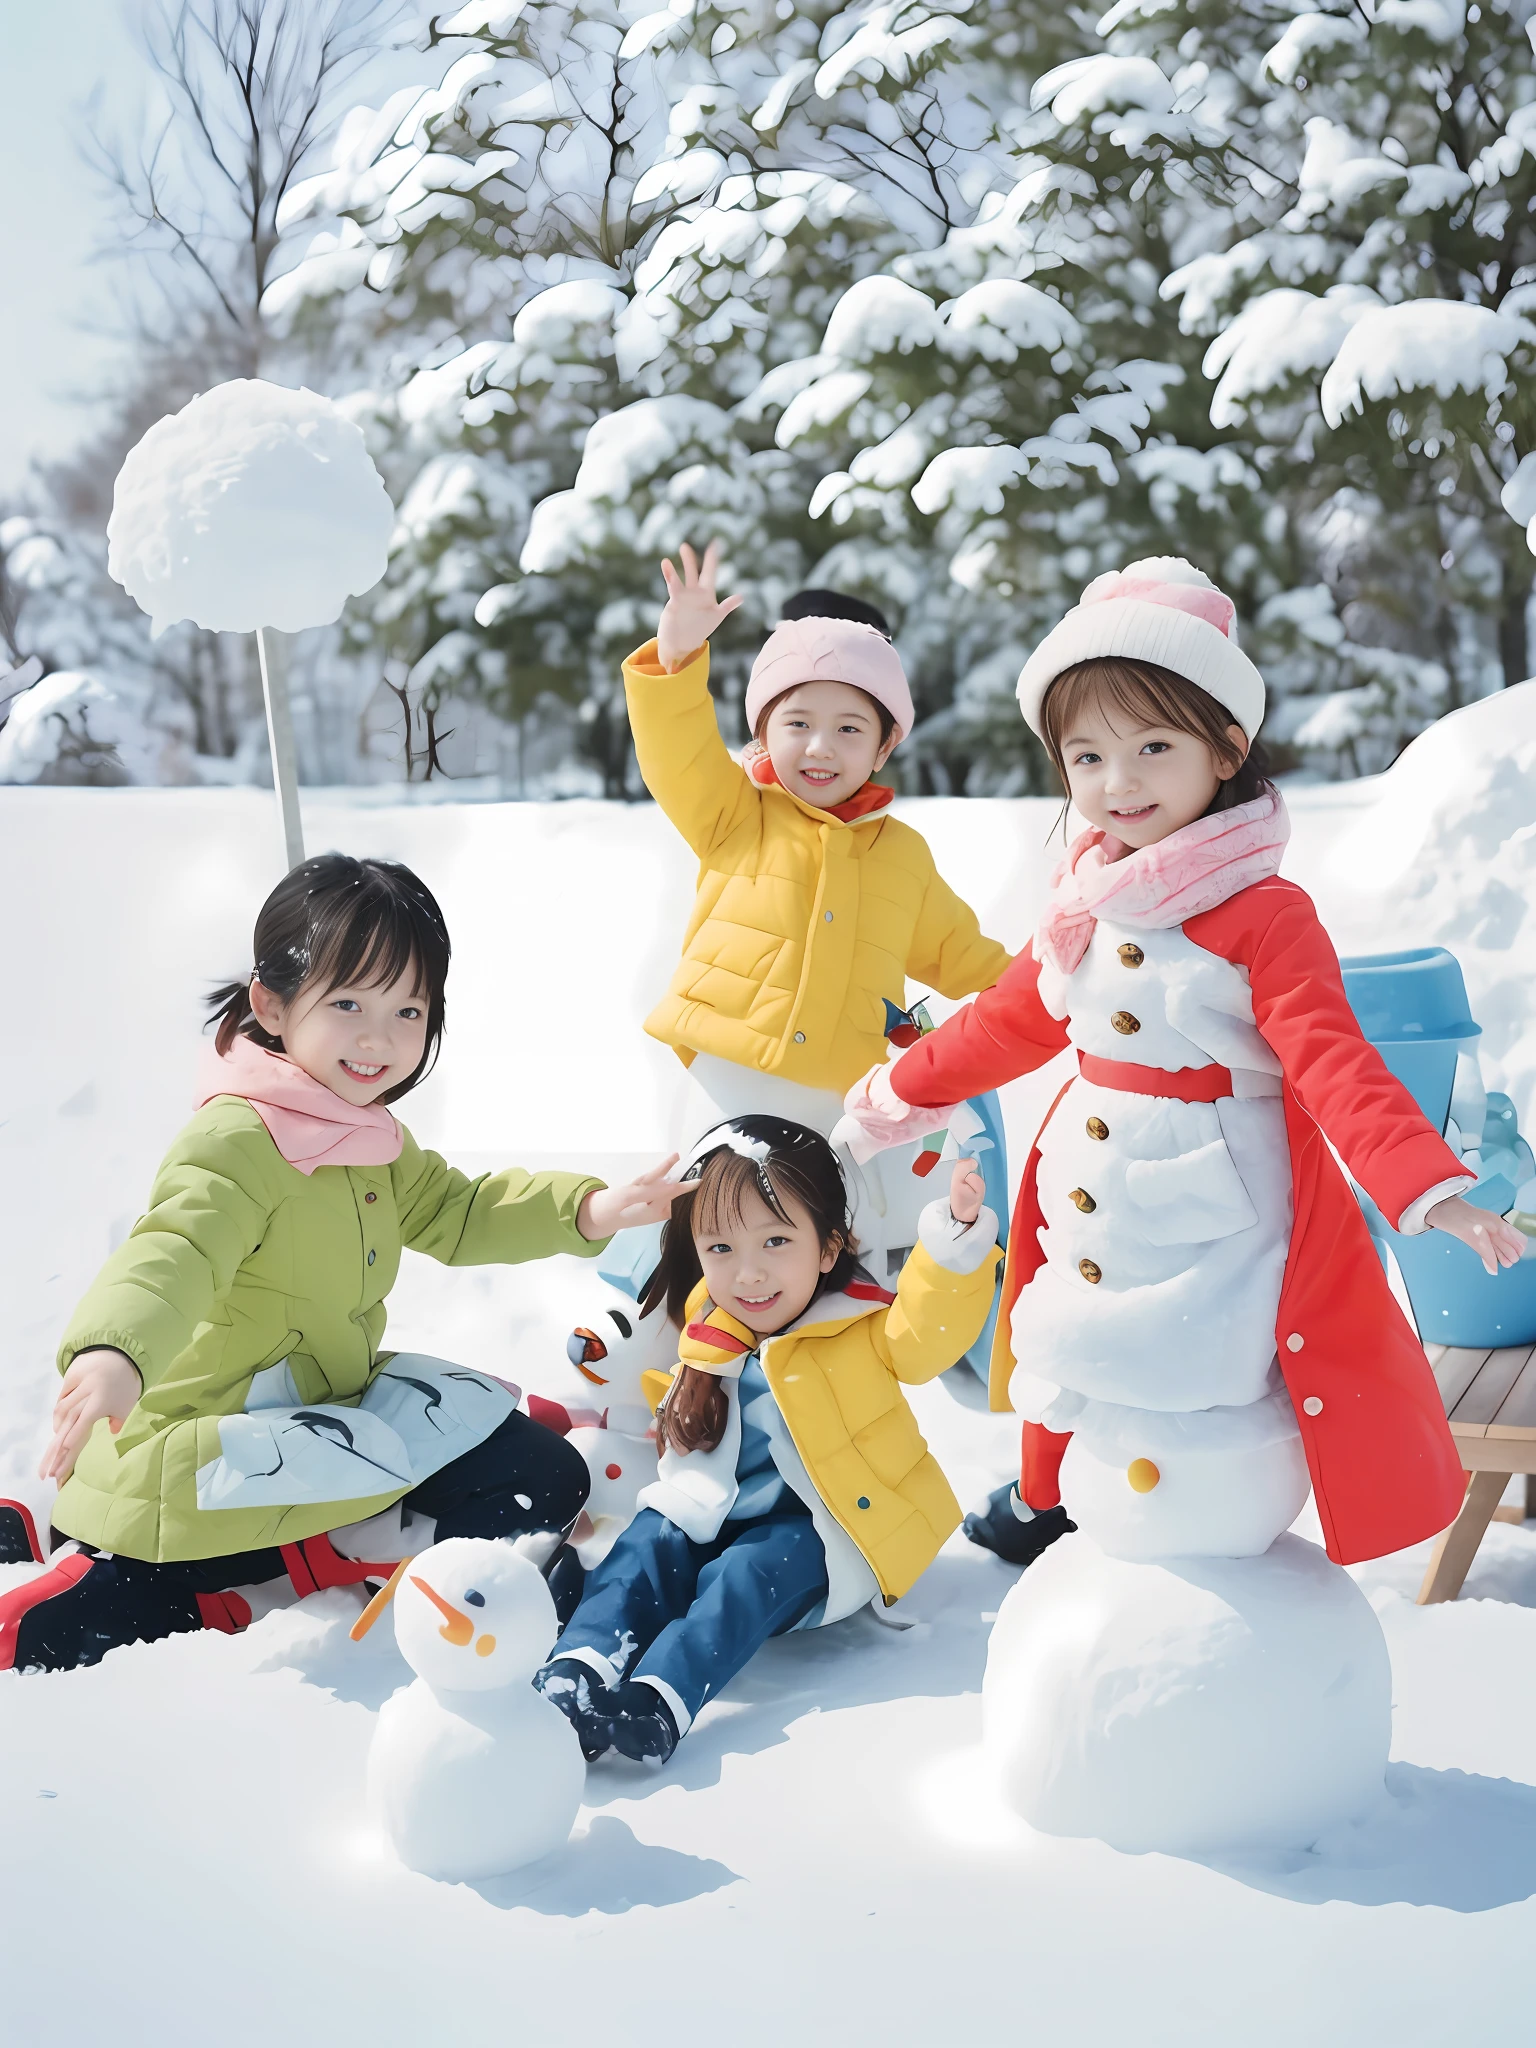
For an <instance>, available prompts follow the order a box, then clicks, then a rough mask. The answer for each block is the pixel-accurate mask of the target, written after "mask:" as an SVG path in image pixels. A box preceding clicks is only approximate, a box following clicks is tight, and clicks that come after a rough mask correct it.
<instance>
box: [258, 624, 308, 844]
mask: <svg viewBox="0 0 1536 2048" xmlns="http://www.w3.org/2000/svg"><path fill="white" fill-rule="evenodd" d="M256 654H257V658H258V659H259V661H260V663H261V694H262V696H263V698H265V700H266V706H267V742H268V744H269V745H270V747H271V749H272V781H273V784H274V785H275V787H276V789H277V807H278V810H279V812H280V813H281V815H282V820H283V847H284V851H285V853H286V855H287V859H288V865H289V867H290V868H296V867H297V866H298V865H299V863H300V862H301V861H302V860H303V858H304V825H303V821H302V819H301V818H300V816H299V769H298V756H297V753H296V751H295V749H294V744H293V712H292V709H291V708H290V706H289V702H288V662H287V657H286V655H285V654H284V652H283V649H282V646H281V644H280V643H279V642H278V641H277V640H276V639H275V638H274V640H273V642H272V643H271V645H270V646H269V645H268V642H267V635H266V631H265V629H264V628H263V627H261V626H258V627H257V628H256Z"/></svg>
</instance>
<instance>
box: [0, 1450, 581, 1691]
mask: <svg viewBox="0 0 1536 2048" xmlns="http://www.w3.org/2000/svg"><path fill="white" fill-rule="evenodd" d="M587 1489H588V1478H587V1467H586V1462H585V1460H584V1459H583V1458H582V1456H581V1454H580V1452H579V1451H577V1450H575V1449H573V1448H572V1446H571V1445H570V1444H568V1443H567V1442H566V1441H565V1439H564V1438H563V1437H559V1436H556V1435H555V1433H554V1431H553V1430H548V1429H544V1428H542V1427H541V1426H540V1425H539V1424H538V1423H537V1422H534V1421H531V1420H530V1418H529V1417H528V1416H526V1415H523V1414H512V1415H509V1416H508V1417H507V1419H506V1421H505V1422H503V1423H502V1424H501V1425H500V1426H499V1427H498V1428H497V1429H495V1430H493V1431H492V1432H491V1434H490V1435H489V1436H488V1437H487V1438H486V1439H485V1441H484V1443H481V1444H477V1445H476V1446H475V1448H474V1449H473V1450H472V1451H466V1452H465V1453H464V1455H463V1457H462V1458H455V1459H454V1460H453V1462H452V1464H449V1465H445V1466H444V1467H443V1469H442V1471H441V1472H434V1473H433V1475H432V1477H431V1478H430V1479H425V1480H423V1481H422V1483H421V1485H420V1486H418V1487H415V1488H413V1490H412V1491H411V1492H410V1493H408V1494H407V1495H406V1496H405V1505H406V1506H407V1507H408V1508H410V1509H411V1510H412V1511H413V1512H414V1513H417V1514H422V1515H430V1516H432V1517H433V1519H434V1520H435V1521H436V1523H437V1536H436V1540H437V1541H438V1542H440V1543H441V1542H444V1541H446V1540H447V1538H448V1537H450V1536H521V1535H524V1534H527V1533H529V1532H532V1531H534V1530H540V1529H545V1530H550V1529H562V1530H564V1529H569V1527H570V1526H571V1524H572V1523H573V1522H574V1521H575V1519H576V1517H577V1515H579V1514H580V1512H581V1510H582V1507H583V1505H584V1504H585V1502H586V1498H587ZM287 1570H288V1561H287V1559H285V1557H284V1555H283V1552H282V1551H281V1550H279V1549H273V1550H243V1551H237V1552H235V1553H233V1554H232V1555H230V1556H226V1557H208V1558H199V1559H197V1560H195V1561H193V1562H190V1563H176V1564H146V1563H144V1562H143V1561H142V1560H141V1559H139V1558H134V1557H116V1556H114V1557H101V1556H92V1557H90V1558H89V1559H88V1560H87V1559H86V1558H83V1557H79V1556H73V1555H72V1556H70V1557H68V1558H65V1559H63V1560H61V1561H60V1564H59V1565H58V1566H56V1567H55V1570H54V1572H52V1573H48V1574H45V1575H44V1576H45V1578H47V1579H57V1580H58V1581H59V1582H60V1583H59V1590H58V1591H57V1592H54V1593H52V1594H51V1596H50V1597H44V1598H43V1599H41V1600H39V1601H37V1602H36V1604H32V1605H27V1604H26V1596H27V1595H28V1594H29V1593H30V1592H31V1591H32V1590H33V1587H34V1586H36V1587H37V1588H38V1589H39V1590H41V1587H42V1582H41V1581H32V1582H29V1583H28V1584H27V1585H24V1586H19V1587H17V1588H15V1589H14V1591H13V1592H12V1593H10V1594H7V1595H5V1596H4V1598H0V1664H3V1663H6V1662H12V1661H13V1662H14V1664H15V1666H16V1668H17V1669H18V1670H20V1669H24V1668H28V1667H31V1668H35V1669H41V1670H44V1671H64V1670H70V1669H73V1668H74V1667H75V1666H76V1665H81V1664H96V1663H99V1662H100V1661H101V1659H102V1658H103V1657H104V1656H105V1655H106V1654H107V1652H108V1650H115V1649H117V1648H118V1647H119V1646H120V1645H121V1644H123V1643H145V1642H156V1641H158V1640H159V1638H160V1637H162V1636H172V1635H180V1634H183V1633H185V1632H186V1631H188V1630H190V1629H198V1628H208V1627H215V1628H217V1627H226V1628H227V1627H229V1626H231V1625H232V1621H231V1616H230V1610H229V1609H228V1607H227V1606H226V1605H225V1604H224V1603H221V1602H220V1601H219V1599H218V1597H217V1596H218V1595H220V1594H223V1593H226V1592H227V1591H228V1590H229V1589H230V1588H231V1587H233V1586H258V1585H261V1584H262V1583H263V1582H264V1581H266V1580H268V1579H277V1578H281V1577H282V1576H283V1574H284V1573H285V1572H286V1571H287ZM299 1583H300V1577H299V1575H298V1574H296V1575H295V1584H296V1585H298V1584H299ZM301 1590H306V1591H307V1590H312V1587H311V1586H309V1585H304V1586H302V1587H301ZM8 1606H9V1607H11V1608H12V1609H13V1616H12V1618H11V1625H10V1626H7V1616H6V1612H5V1610H6V1608H7V1607H8ZM17 1609H21V1610H24V1611H21V1612H20V1613H19V1614H18V1613H15V1611H14V1610H17ZM7 1635H10V1636H11V1637H12V1641H11V1643H10V1645H9V1646H7V1645H6V1643H5V1641H4V1638H5V1637H6V1636H7ZM7 1647H9V1648H10V1649H11V1651H12V1652H13V1655H12V1657H10V1658H7V1657H5V1656H4V1655H3V1652H4V1650H5V1649H6V1648H7Z"/></svg>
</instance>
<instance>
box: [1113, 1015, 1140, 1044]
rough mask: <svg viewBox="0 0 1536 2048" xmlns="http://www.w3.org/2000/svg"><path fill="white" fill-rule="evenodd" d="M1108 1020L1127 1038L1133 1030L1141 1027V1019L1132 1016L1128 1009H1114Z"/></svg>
mask: <svg viewBox="0 0 1536 2048" xmlns="http://www.w3.org/2000/svg"><path fill="white" fill-rule="evenodd" d="M1109 1021H1110V1023H1111V1024H1113V1025H1114V1027H1115V1029H1116V1030H1117V1031H1118V1032H1120V1033H1122V1035H1123V1036H1124V1037H1126V1038H1129V1037H1130V1035H1131V1033H1132V1032H1133V1031H1139V1030H1140V1029H1141V1019H1140V1018H1139V1017H1133V1016H1132V1015H1131V1013H1130V1011H1129V1010H1116V1012H1115V1014H1114V1015H1113V1017H1111V1018H1110V1020H1109Z"/></svg>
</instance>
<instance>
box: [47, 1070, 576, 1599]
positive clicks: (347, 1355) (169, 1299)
mask: <svg viewBox="0 0 1536 2048" xmlns="http://www.w3.org/2000/svg"><path fill="white" fill-rule="evenodd" d="M404 1137H405V1145H404V1149H403V1150H402V1152H401V1154H400V1157H399V1158H398V1159H397V1160H396V1161H395V1162H394V1164H393V1165H392V1166H321V1167H317V1168H316V1170H315V1171H314V1172H313V1173H312V1174H309V1175H305V1174H302V1173H300V1172H299V1170H298V1168H297V1167H294V1166H290V1165H289V1164H288V1162H287V1160H286V1159H284V1158H283V1156H282V1154H281V1153H280V1152H279V1151H278V1149H277V1147H276V1145H275V1144H274V1143H273V1141H272V1139H271V1137H270V1136H269V1134H268V1132H267V1128H266V1126H265V1125H264V1124H263V1123H262V1121H261V1118H260V1117H259V1116H258V1115H257V1113H256V1111H255V1110H254V1109H253V1108H252V1107H251V1105H250V1104H249V1103H248V1102H245V1101H242V1100H240V1099H238V1098H236V1097H232V1096H219V1097H217V1098H216V1099H215V1100H214V1101H212V1102H209V1103H207V1104H206V1105H205V1106H204V1107H203V1108H202V1109H200V1110H199V1111H198V1113H197V1115H196V1116H195V1117H193V1119H192V1121H191V1122H190V1123H189V1124H188V1125H187V1127H186V1128H185V1130H183V1131H182V1132H181V1134H180V1136H179V1137H178V1138H177V1139H176V1141H175V1143H174V1144H173V1145H172V1147H171V1149H170V1151H169V1152H168V1153H167V1154H166V1157H165V1159H164V1161H163V1162H162V1164H161V1167H160V1171H159V1173H158V1174H157V1175H156V1177H155V1184H154V1187H153V1188H152V1189H151V1191H150V1206H149V1211H148V1213H147V1214H146V1215H144V1216H142V1217H140V1219H139V1221H138V1222H137V1223H136V1224H135V1225H134V1228H133V1231H132V1234H131V1235H130V1236H129V1237H128V1238H127V1240H126V1241H125V1242H124V1243H123V1244H122V1245H120V1246H119V1247H118V1249H117V1250H116V1251H115V1252H114V1253H113V1254H112V1256H111V1257H110V1258H109V1259H108V1260H107V1262H106V1264H105V1265H104V1266H103V1267H102V1269H101V1272H100V1273H99V1274H98V1275H97V1278H96V1280H95V1282H94V1284H93V1285H92V1287H91V1288H90V1290H89V1292H88V1293H87V1294H86V1296H85V1299H84V1300H83V1301H82V1302H81V1303H80V1306H79V1307H78V1308H77V1309H76V1311H75V1314H74V1316H73V1318H72V1319H71V1322H70V1325H69V1329H68V1331H67V1332H66V1334H65V1337H64V1341H63V1343H62V1345H61V1346H60V1348H59V1370H60V1371H61V1372H63V1371H65V1370H67V1369H68V1366H69V1362H70V1360H71V1359H72V1358H73V1357H74V1356H75V1354H76V1352H79V1351H87V1350H89V1349H90V1348H91V1347H92V1346H94V1345H98V1344H109V1345H112V1346H114V1347H115V1348H116V1349H117V1350H119V1351H124V1352H126V1353H127V1354H128V1356H129V1357H130V1358H131V1359H132V1360H133V1362H134V1364H135V1365H136V1366H137V1367H138V1369H139V1371H140V1373H141V1374H142V1375H143V1379H144V1392H143V1396H142V1398H141V1399H140V1400H139V1402H138V1404H137V1406H136V1407H135V1408H134V1409H133V1411H132V1412H131V1414H130V1415H129V1417H128V1419H127V1421H126V1422H125V1423H124V1425H123V1428H122V1431H121V1432H120V1434H119V1435H117V1436H113V1435H112V1433H111V1430H110V1428H109V1426H108V1425H107V1423H105V1422H99V1423H98V1424H97V1425H96V1428H95V1430H94V1431H93V1432H92V1434H91V1439H90V1441H89V1443H88V1444H87V1445H86V1447H85V1449H84V1450H83V1452H82V1453H81V1455H80V1459H79V1462H78V1464H77V1465H76V1467H75V1470H74V1472H73V1474H72V1475H71V1476H70V1478H69V1479H68V1480H67V1481H66V1482H65V1484H64V1485H63V1487H62V1488H61V1489H60V1491H59V1495H58V1499H57V1501H56V1503H55V1505H54V1510H53V1521H54V1525H55V1527H57V1528H59V1529H62V1530H63V1531H64V1532H65V1534H66V1535H69V1536H74V1537H77V1538H79V1539H80V1541H82V1542H85V1543H94V1544H97V1545H99V1546H100V1547H101V1548H102V1549H104V1550H111V1551H118V1552H121V1553H122V1554H124V1555H125V1556H128V1557H138V1558H146V1559H149V1560H152V1561H155V1562H167V1561H170V1560H173V1559H184V1558H202V1557H223V1556H227V1555H229V1554H230V1553H231V1552H233V1551H241V1550H257V1549H262V1548H265V1547H267V1546H269V1545H273V1544H279V1543H298V1542H301V1541H302V1540H303V1539H304V1538H305V1537H307V1536H315V1535H318V1534H319V1533H320V1532H321V1531H322V1530H325V1529H333V1528H337V1527H339V1526H341V1525H342V1524H344V1523H347V1522H353V1521H360V1520H361V1519H362V1518H363V1517H364V1516H366V1515H372V1514H377V1513H379V1512H380V1511H381V1510H382V1509H384V1508H386V1507H388V1506H389V1505H390V1504H391V1503H392V1502H393V1501H396V1500H398V1499H399V1498H400V1496H401V1494H402V1493H403V1492H405V1491H406V1490H407V1489H405V1488H403V1487H397V1488H395V1489H393V1490H392V1491H390V1492H388V1493H384V1494H379V1495H377V1496H376V1497H374V1498H371V1499H367V1500H357V1501H351V1502H335V1501H327V1502H325V1503H323V1504H320V1505H316V1504H314V1503H310V1504H308V1505H306V1506H303V1507H273V1508H264V1509H253V1508H249V1507H246V1508H243V1509H224V1510H214V1511H208V1510H204V1509H200V1508H199V1507H198V1505H197V1493H196V1483H195V1475H196V1473H197V1470H198V1468H199V1466H201V1465H204V1464H206V1463H208V1461H210V1460H211V1459H216V1458H217V1457H218V1456H219V1455H220V1446H219V1418H220V1417H221V1416H225V1415H232V1414H238V1413H239V1412H240V1411H241V1410H242V1409H243V1407H244V1405H245V1401H246V1395H247V1393H248V1391H249V1389H250V1385H251V1381H252V1379H253V1377H254V1376H255V1375H256V1374H257V1373H259V1372H262V1371H265V1370H266V1369H267V1368H269V1367H271V1366H274V1365H277V1364H278V1363H279V1362H280V1361H282V1360H285V1359H286V1360H287V1363H288V1369H289V1372H290V1374H291V1375H292V1380H293V1384H294V1387H295V1388H296V1390H297V1394H298V1399H299V1401H300V1402H301V1403H303V1404H304V1405H305V1406H310V1405H313V1404H316V1403H320V1402H327V1403H342V1404H345V1405H347V1406H355V1405H356V1403H357V1402H358V1401H359V1400H360V1399H361V1398H362V1396H363V1394H364V1392H365V1391H366V1389H367V1387H368V1385H369V1383H370V1381H371V1380H372V1379H373V1377H374V1375H375V1373H376V1372H377V1370H378V1368H379V1366H380V1364H381V1363H382V1362H383V1361H382V1359H381V1356H380V1351H379V1345H380V1342H381V1340H382V1338H383V1335H384V1320H385V1310H384V1298H385V1296H386V1295H387V1294H388V1293H389V1290H390V1288H391V1287H392V1286H393V1285H394V1282H395V1276H396V1274H397V1273H398V1271H399V1268H400V1250H401V1247H402V1245H409V1246H410V1248H411V1249H412V1250H413V1251H418V1252H425V1253H427V1254H428V1255H429V1256H430V1257H432V1258H434V1259H440V1260H442V1262H443V1263H444V1264H445V1265H450V1266H482V1265H493V1264H513V1263H516V1262H517V1261H519V1260H523V1259H540V1258H547V1257H548V1256H549V1255H550V1254H552V1253H554V1252H576V1253H580V1254H584V1255H586V1256H592V1255H594V1254H596V1253H597V1252H599V1251H601V1250H602V1248H603V1247H602V1244H600V1243H593V1242H590V1241H589V1240H588V1239H586V1238H584V1237H583V1236H582V1235H581V1234H580V1232H579V1231H578V1230H577V1228H576V1214H577V1211H578V1209H579V1208H580V1205H581V1201H582V1198H583V1197H584V1196H585V1195H586V1194H587V1192H588V1191H589V1190H590V1189H592V1188H597V1187H601V1186H602V1185H603V1183H602V1182H601V1181H600V1180H595V1179H592V1178H589V1177H583V1176H580V1175H577V1174H570V1173H540V1174H532V1173H525V1172H523V1171H522V1169H521V1168H520V1167H509V1168H508V1169H507V1170H506V1171H505V1172H503V1173H493V1174H486V1175H484V1176H482V1177H481V1178H480V1179H478V1180H471V1179H469V1178H468V1176H467V1175H465V1174H462V1173H459V1172H457V1171H456V1170H455V1169H454V1168H453V1167H451V1166H449V1165H448V1164H447V1163H446V1162H445V1161H444V1160H442V1159H441V1158H439V1157H438V1155H437V1154H436V1153H435V1152H424V1151H423V1150H422V1149H421V1147H420V1146H419V1145H418V1144H417V1143H416V1142H415V1140H414V1139H413V1138H412V1137H411V1134H410V1132H409V1131H406V1132H405V1133H404Z"/></svg>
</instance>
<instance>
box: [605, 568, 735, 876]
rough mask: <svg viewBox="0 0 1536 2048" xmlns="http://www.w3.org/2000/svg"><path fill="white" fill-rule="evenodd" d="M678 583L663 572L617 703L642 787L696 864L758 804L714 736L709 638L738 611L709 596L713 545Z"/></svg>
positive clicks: (717, 727) (717, 735) (732, 601)
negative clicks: (655, 607) (655, 610)
mask: <svg viewBox="0 0 1536 2048" xmlns="http://www.w3.org/2000/svg"><path fill="white" fill-rule="evenodd" d="M681 553H682V562H683V569H682V574H681V575H679V573H678V571H677V570H676V569H674V568H673V566H672V564H671V563H670V562H663V563H662V565H661V573H662V578H663V580H664V581H665V583H666V586H667V602H666V604H665V605H664V606H663V608H662V613H661V618H660V621H659V623H658V625H657V628H656V638H655V639H654V640H648V641H647V642H646V643H645V645H644V646H643V647H641V648H638V649H637V650H636V651H635V653H633V654H632V655H631V656H630V657H629V659H628V661H626V662H625V664H624V697H625V701H626V703H627V704H628V706H629V726H630V731H631V733H632V734H633V736H634V742H635V758H636V759H637V760H638V761H639V763H640V773H641V775H642V777H643V778H644V781H645V786H646V788H647V789H648V790H649V791H650V792H651V795H652V796H653V797H655V799H656V801H657V803H659V804H660V805H661V808H662V809H663V810H664V811H665V812H666V814H667V816H668V817H669V818H670V819H671V820H672V823H673V824H674V825H675V826H676V827H677V829H678V831H679V832H681V834H682V835H683V837H684V839H686V840H687V842H688V844H689V845H690V846H691V847H692V848H693V850H694V852H695V853H696V854H697V855H698V856H699V858H700V859H701V860H703V859H704V858H705V856H706V855H708V854H709V853H711V852H712V851H713V850H714V848H715V847H717V846H719V845H720V844H721V842H722V841H723V840H725V839H726V838H728V837H729V836H730V834H731V833H732V832H734V831H736V830H737V829H738V828H739V827H740V826H742V825H744V824H747V823H748V822H749V821H751V820H753V819H755V818H756V816H757V813H758V811H759V809H760V807H761V804H762V798H761V797H760V795H759V794H758V792H757V790H756V788H755V787H754V785H753V784H752V783H751V782H749V781H748V780H747V777H746V774H745V773H744V771H743V770H742V768H741V766H740V764H739V763H738V762H737V761H735V760H733V759H732V757H731V754H730V752H729V750H728V749H727V747H726V744H725V742H724V740H723V739H721V737H720V725H719V721H718V720H717V719H716V717H715V705H714V699H713V698H712V697H711V696H710V694H709V636H710V634H711V633H713V632H714V630H715V628H716V627H717V626H718V625H719V624H720V622H721V620H722V619H724V618H727V617H729V615H730V614H731V612H733V611H734V610H735V609H736V607H737V606H738V605H739V604H740V603H741V599H740V598H739V597H728V598H726V599H724V601H723V602H722V601H720V600H718V599H717V598H716V595H715V563H716V558H717V555H718V550H717V548H716V546H715V543H714V542H713V541H711V542H710V544H709V546H708V547H707V548H706V549H705V550H704V560H703V562H702V563H701V562H699V561H698V559H697V558H696V556H695V555H694V552H693V549H692V548H690V547H687V546H686V545H685V546H684V547H683V549H682V551H681Z"/></svg>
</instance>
